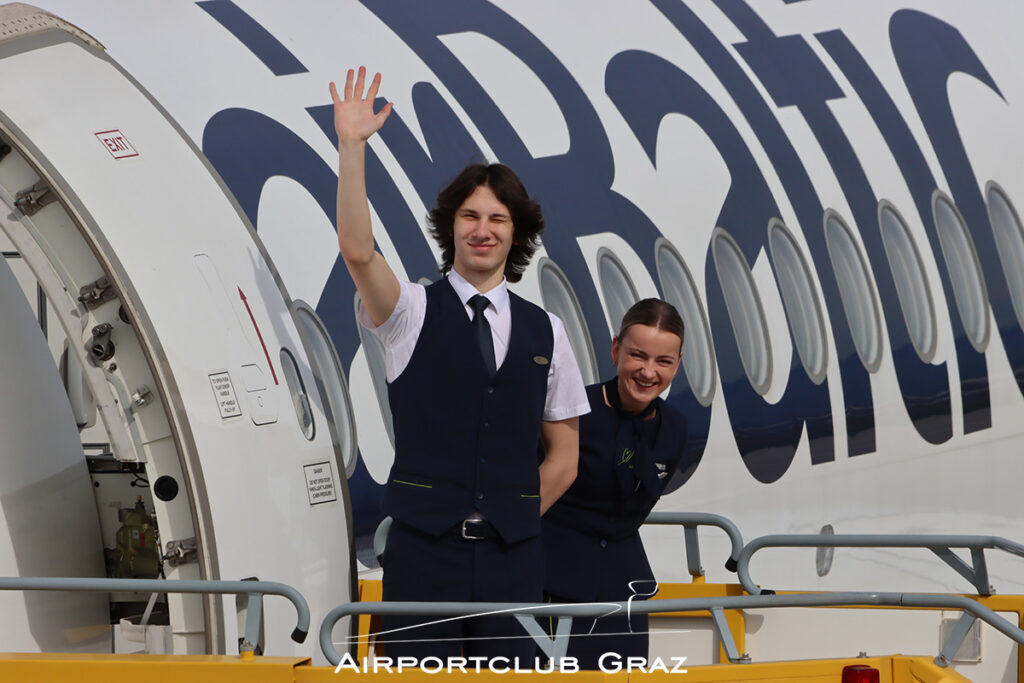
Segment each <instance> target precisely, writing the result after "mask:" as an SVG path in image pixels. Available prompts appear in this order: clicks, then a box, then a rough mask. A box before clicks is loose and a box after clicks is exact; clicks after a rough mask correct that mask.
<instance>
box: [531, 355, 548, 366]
mask: <svg viewBox="0 0 1024 683" xmlns="http://www.w3.org/2000/svg"><path fill="white" fill-rule="evenodd" d="M533 362H534V363H536V364H537V365H547V364H548V363H550V362H551V361H549V360H548V359H547V358H545V357H544V356H534V357H533Z"/></svg>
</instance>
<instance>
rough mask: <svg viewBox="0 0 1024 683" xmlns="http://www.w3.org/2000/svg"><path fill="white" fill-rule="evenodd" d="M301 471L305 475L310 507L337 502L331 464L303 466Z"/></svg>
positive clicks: (321, 463) (322, 463) (319, 463)
mask: <svg viewBox="0 0 1024 683" xmlns="http://www.w3.org/2000/svg"><path fill="white" fill-rule="evenodd" d="M302 469H303V471H304V472H305V473H306V489H307V491H308V493H309V504H310V505H317V504H319V503H329V502H331V501H332V500H338V493H337V491H336V490H335V488H334V472H333V471H332V470H331V463H329V462H318V463H316V464H313V465H305V466H304V467H303V468H302Z"/></svg>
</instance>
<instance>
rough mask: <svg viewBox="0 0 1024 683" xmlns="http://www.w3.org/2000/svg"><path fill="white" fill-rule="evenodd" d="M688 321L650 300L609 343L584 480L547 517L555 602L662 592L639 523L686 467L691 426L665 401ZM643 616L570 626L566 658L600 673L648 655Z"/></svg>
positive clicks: (583, 455)
mask: <svg viewBox="0 0 1024 683" xmlns="http://www.w3.org/2000/svg"><path fill="white" fill-rule="evenodd" d="M682 347H683V321H682V319H681V318H680V317H679V313H678V312H677V311H676V309H675V308H673V307H672V305H671V304H668V303H666V302H664V301H661V300H660V299H644V300H643V301H640V302H638V303H636V304H634V305H633V307H632V308H630V309H629V311H627V312H626V315H625V316H624V317H623V319H622V326H621V328H620V329H619V334H618V336H616V337H615V339H614V340H613V341H612V360H613V362H614V363H615V366H616V368H617V369H618V372H617V373H616V376H615V377H613V378H612V379H611V380H609V381H607V382H604V383H603V384H593V385H591V386H589V387H587V398H588V399H589V401H590V413H589V414H587V415H584V416H582V417H581V418H580V460H579V474H578V475H577V477H576V481H575V483H573V484H572V486H571V487H570V488H569V490H568V491H567V492H566V493H565V494H564V495H563V496H562V497H561V498H560V499H559V500H558V501H557V502H556V503H555V504H554V505H553V506H552V507H551V508H550V509H549V510H548V511H547V513H545V514H544V516H543V517H542V521H543V526H544V533H543V538H544V552H545V580H544V588H545V593H546V594H547V597H548V598H549V599H550V601H551V602H606V601H613V602H620V601H626V600H629V599H630V598H631V597H640V598H642V597H647V596H650V595H653V594H654V593H655V592H656V591H657V584H656V583H655V581H654V576H653V574H652V573H651V567H650V564H649V563H648V561H647V555H646V553H645V552H644V547H643V542H642V541H641V539H640V532H639V529H640V525H641V524H642V523H643V521H644V519H645V518H646V517H647V515H648V513H649V512H650V511H651V508H653V507H654V504H655V503H656V502H657V501H658V498H659V496H661V493H662V491H663V490H664V488H665V485H666V484H667V483H668V480H669V478H670V477H671V475H672V473H673V472H674V471H675V469H676V466H677V465H678V464H679V461H680V460H681V459H682V456H683V451H684V449H685V446H686V420H685V418H684V417H683V415H682V414H681V413H679V412H678V411H676V410H675V409H673V408H672V407H670V406H668V405H667V404H665V403H664V402H663V401H662V400H661V398H659V395H660V394H661V393H662V392H664V391H665V389H667V388H668V386H669V384H670V383H671V382H672V378H673V377H674V376H675V374H676V371H677V370H678V369H679V361H680V359H681V357H682ZM647 646H648V638H647V616H646V615H636V614H633V615H630V616H629V617H627V615H625V614H615V615H611V616H606V617H601V618H598V619H596V620H595V619H588V618H577V619H574V620H573V627H572V637H571V639H570V641H569V651H568V656H569V657H575V658H576V660H577V662H578V663H579V666H580V668H581V669H597V668H598V661H599V659H600V657H601V655H603V654H604V653H606V652H608V653H616V654H618V655H619V656H620V657H621V658H622V659H620V660H619V661H622V660H624V658H625V657H629V656H632V657H646V656H647Z"/></svg>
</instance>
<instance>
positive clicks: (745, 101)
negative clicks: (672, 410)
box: [654, 0, 875, 471]
mask: <svg viewBox="0 0 1024 683" xmlns="http://www.w3.org/2000/svg"><path fill="white" fill-rule="evenodd" d="M654 4H655V6H656V7H657V8H658V9H659V10H660V11H661V12H662V13H663V14H664V15H665V16H666V18H668V20H669V21H671V22H672V24H673V26H675V27H676V29H677V30H678V31H679V32H680V33H681V34H682V35H683V36H684V37H685V38H686V39H687V41H688V42H689V43H690V44H692V45H693V46H694V47H695V48H696V49H697V50H698V51H699V52H700V54H701V56H702V57H703V58H704V60H705V61H706V62H707V64H708V66H709V67H710V68H711V69H712V71H713V72H714V74H715V75H716V76H717V77H718V79H719V80H720V81H721V83H722V84H723V85H724V86H725V88H726V90H727V91H728V92H729V94H730V96H731V97H732V98H733V100H734V101H735V102H736V104H737V106H738V107H739V108H740V111H741V112H742V114H743V116H744V117H745V118H746V120H747V121H748V122H749V123H750V125H751V127H752V128H753V129H754V130H755V131H756V134H757V137H758V140H760V142H761V144H762V145H763V147H764V149H765V151H766V153H767V154H768V157H769V159H770V161H771V163H772V165H773V166H774V167H775V169H776V171H777V172H778V174H779V178H780V179H781V181H782V184H783V187H784V189H785V191H786V194H787V195H788V197H789V199H790V203H791V204H792V206H793V210H794V211H795V212H796V216H797V220H798V221H799V223H800V225H802V226H805V229H804V230H803V235H804V239H805V240H806V242H807V245H808V249H809V252H810V253H809V257H810V261H811V263H812V264H813V267H814V269H815V271H816V272H817V275H818V281H819V282H820V284H821V290H822V298H823V299H824V303H825V306H827V307H828V309H829V311H830V315H829V319H830V321H831V326H832V336H833V339H834V341H835V348H836V355H837V361H838V363H839V371H840V375H841V378H842V389H843V400H844V403H845V407H846V439H847V449H848V453H849V454H850V455H860V454H863V453H871V452H873V451H874V450H875V414H874V403H873V400H872V397H871V383H870V380H869V377H868V373H867V370H865V369H864V366H863V365H862V364H861V362H860V359H859V357H858V356H857V350H856V348H855V347H854V345H853V337H852V335H851V334H850V328H849V325H848V324H847V321H846V316H845V315H843V314H842V308H841V305H842V304H841V300H840V296H839V288H838V285H837V284H836V280H835V276H834V274H833V272H832V268H831V265H830V263H829V258H828V251H827V248H826V246H825V237H824V233H823V231H821V230H814V229H810V228H809V227H807V226H814V225H821V221H822V215H823V209H822V206H821V202H820V201H819V199H818V196H817V194H815V191H814V186H813V185H812V184H811V179H810V177H809V176H808V175H807V170H806V169H805V168H804V165H803V162H802V161H801V160H800V157H799V156H798V155H797V153H796V150H795V149H794V148H793V145H792V143H791V142H790V141H789V139H788V138H787V137H786V134H785V131H783V130H782V127H781V126H780V125H779V123H778V121H777V120H776V119H775V116H774V114H773V113H772V111H771V110H770V109H769V108H768V106H767V105H766V104H765V102H764V100H763V99H762V98H761V96H760V94H759V93H758V91H757V88H756V87H755V86H754V84H753V83H752V82H751V81H750V79H749V78H747V76H746V74H745V73H744V72H743V70H742V69H741V68H740V67H739V65H738V64H737V63H736V61H735V60H734V59H733V57H732V56H731V55H730V54H729V51H728V50H727V49H726V48H725V46H723V45H722V44H721V43H720V42H719V41H718V39H717V38H716V37H715V35H714V34H713V33H712V31H711V30H710V29H709V28H708V27H707V26H706V25H704V23H703V22H701V21H700V19H699V18H698V17H697V16H696V15H695V14H694V13H693V12H692V11H691V10H690V9H689V8H688V7H687V6H686V5H684V4H683V3H681V2H678V1H677V0H654ZM767 218H768V217H767V216H761V217H760V218H759V221H760V222H759V223H758V225H760V226H764V225H765V224H766V223H767ZM709 309H710V306H709ZM716 343H717V338H716ZM765 457H767V458H769V459H771V458H775V459H776V460H777V461H778V462H777V464H776V465H775V467H776V468H777V469H781V470H783V471H784V470H785V469H786V467H787V466H788V460H787V459H786V458H787V456H786V455H785V454H782V455H779V454H772V453H770V454H767V455H766V456H765Z"/></svg>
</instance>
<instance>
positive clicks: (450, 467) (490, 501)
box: [384, 279, 554, 543]
mask: <svg viewBox="0 0 1024 683" xmlns="http://www.w3.org/2000/svg"><path fill="white" fill-rule="evenodd" d="M509 305H510V307H511V309H510V310H511V315H512V333H511V337H510V339H509V346H508V354H507V355H506V356H505V360H504V362H502V364H501V367H500V368H498V371H497V373H496V374H495V376H494V378H493V379H491V378H489V377H488V372H487V368H486V366H485V365H484V361H483V357H482V356H481V354H480V346H479V344H478V342H477V339H476V337H475V335H474V333H473V327H472V322H471V321H470V318H469V316H468V315H467V314H466V309H465V307H464V306H463V305H462V302H461V301H459V297H458V295H457V294H456V293H455V290H454V289H452V286H451V284H450V283H449V282H448V280H447V279H443V280H439V281H437V282H435V283H434V284H432V285H430V286H429V287H427V311H426V317H425V318H424V320H423V329H422V330H421V332H420V336H419V339H418V340H417V342H416V348H415V350H414V351H413V354H412V358H411V359H410V360H409V364H408V365H407V366H406V368H405V370H403V371H402V374H400V375H399V376H398V377H397V378H396V379H395V380H394V381H393V382H392V383H391V384H390V385H389V387H388V397H389V399H390V403H391V415H392V417H393V418H394V428H395V463H394V465H393V466H392V468H391V476H390V478H389V480H388V488H387V492H386V494H385V497H384V511H385V512H386V513H387V514H389V515H391V516H392V517H394V518H395V519H396V520H398V521H400V522H402V523H404V524H407V525H409V526H412V527H415V528H416V529H419V530H420V531H423V532H425V533H428V534H431V535H434V536H439V535H441V534H442V533H444V532H445V531H447V530H448V529H450V528H451V527H453V526H454V525H456V524H458V523H459V522H461V521H462V520H463V519H465V518H466V517H468V516H469V515H471V514H472V513H473V512H474V511H479V512H480V513H481V514H483V516H484V517H485V518H486V519H487V520H488V521H489V522H490V523H491V524H493V525H494V527H495V528H496V529H497V530H498V533H500V534H501V536H502V538H503V539H504V540H505V541H506V542H508V543H514V542H516V541H521V540H523V539H526V538H530V537H532V536H536V535H537V534H539V533H540V480H539V477H538V473H537V444H538V442H539V440H540V426H541V421H542V419H543V415H544V403H545V400H546V398H547V383H548V369H549V367H550V361H551V352H552V348H553V347H554V338H553V334H552V331H551V321H550V320H549V318H548V314H547V313H546V312H544V310H543V309H541V308H539V307H537V306H535V305H534V304H531V303H529V302H528V301H526V300H525V299H522V298H520V297H518V296H516V295H515V294H512V293H511V292H510V293H509Z"/></svg>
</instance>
